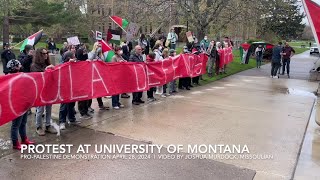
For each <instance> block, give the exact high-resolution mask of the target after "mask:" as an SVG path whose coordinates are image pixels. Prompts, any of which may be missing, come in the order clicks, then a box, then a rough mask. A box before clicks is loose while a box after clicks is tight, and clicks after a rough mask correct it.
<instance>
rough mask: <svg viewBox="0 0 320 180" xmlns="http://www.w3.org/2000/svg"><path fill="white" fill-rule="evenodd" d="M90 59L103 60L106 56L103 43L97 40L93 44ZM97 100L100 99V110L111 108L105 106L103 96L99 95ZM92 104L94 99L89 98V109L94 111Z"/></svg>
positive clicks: (89, 54)
mask: <svg viewBox="0 0 320 180" xmlns="http://www.w3.org/2000/svg"><path fill="white" fill-rule="evenodd" d="M88 59H89V60H100V61H103V60H104V59H105V58H104V57H103V54H102V49H101V44H100V43H99V42H95V43H94V44H93V48H92V51H90V52H89V53H88ZM97 101H98V105H99V109H100V110H109V107H105V106H104V105H103V102H102V98H101V97H99V98H97ZM91 105H92V99H90V100H88V110H89V111H90V112H94V109H93V108H91Z"/></svg>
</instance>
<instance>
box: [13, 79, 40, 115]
mask: <svg viewBox="0 0 320 180" xmlns="http://www.w3.org/2000/svg"><path fill="white" fill-rule="evenodd" d="M22 78H27V79H30V80H31V81H32V82H33V84H34V87H35V89H36V93H35V94H34V95H35V97H34V98H33V102H32V103H30V105H33V104H34V103H35V101H36V99H37V95H38V85H37V82H36V80H35V79H34V78H33V77H32V76H29V75H27V74H25V73H22V74H19V75H18V76H15V77H13V78H12V79H11V80H10V81H9V96H8V97H9V106H10V109H11V112H12V113H13V114H14V115H15V116H17V117H18V116H21V115H22V114H23V113H25V111H23V112H19V113H17V112H16V110H15V109H14V108H13V103H12V84H13V83H14V81H16V80H18V79H22ZM30 99H32V98H30Z"/></svg>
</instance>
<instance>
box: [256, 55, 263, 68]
mask: <svg viewBox="0 0 320 180" xmlns="http://www.w3.org/2000/svg"><path fill="white" fill-rule="evenodd" d="M256 60H257V67H260V66H261V62H262V56H257V57H256Z"/></svg>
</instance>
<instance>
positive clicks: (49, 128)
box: [45, 126, 57, 134]
mask: <svg viewBox="0 0 320 180" xmlns="http://www.w3.org/2000/svg"><path fill="white" fill-rule="evenodd" d="M45 132H47V133H51V134H57V131H56V129H54V127H52V126H46V130H45Z"/></svg>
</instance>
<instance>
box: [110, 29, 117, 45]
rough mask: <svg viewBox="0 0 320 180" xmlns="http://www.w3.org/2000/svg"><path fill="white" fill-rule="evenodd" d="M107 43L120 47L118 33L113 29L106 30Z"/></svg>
mask: <svg viewBox="0 0 320 180" xmlns="http://www.w3.org/2000/svg"><path fill="white" fill-rule="evenodd" d="M107 42H109V43H113V44H116V45H119V46H120V32H119V31H117V30H113V29H108V33H107Z"/></svg>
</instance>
